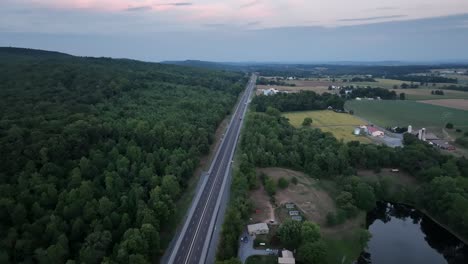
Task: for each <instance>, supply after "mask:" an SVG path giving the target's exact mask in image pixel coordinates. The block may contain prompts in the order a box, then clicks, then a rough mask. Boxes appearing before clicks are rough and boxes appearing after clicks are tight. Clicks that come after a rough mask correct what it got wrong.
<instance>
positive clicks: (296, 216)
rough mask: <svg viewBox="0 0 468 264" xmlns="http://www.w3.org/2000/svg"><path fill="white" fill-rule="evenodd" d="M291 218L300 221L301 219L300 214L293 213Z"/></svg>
mask: <svg viewBox="0 0 468 264" xmlns="http://www.w3.org/2000/svg"><path fill="white" fill-rule="evenodd" d="M291 220H293V221H298V222H301V221H302V216H300V215H293V216H291Z"/></svg>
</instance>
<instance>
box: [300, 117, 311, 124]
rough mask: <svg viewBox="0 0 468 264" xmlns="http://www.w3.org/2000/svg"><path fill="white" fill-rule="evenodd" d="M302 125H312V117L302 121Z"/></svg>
mask: <svg viewBox="0 0 468 264" xmlns="http://www.w3.org/2000/svg"><path fill="white" fill-rule="evenodd" d="M302 125H303V126H310V125H312V118H310V117H306V118H304V121H302Z"/></svg>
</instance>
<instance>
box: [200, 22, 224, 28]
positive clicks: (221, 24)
mask: <svg viewBox="0 0 468 264" xmlns="http://www.w3.org/2000/svg"><path fill="white" fill-rule="evenodd" d="M203 26H204V27H209V28H221V27H226V26H228V24H223V23H208V24H203Z"/></svg>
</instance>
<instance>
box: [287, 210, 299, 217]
mask: <svg viewBox="0 0 468 264" xmlns="http://www.w3.org/2000/svg"><path fill="white" fill-rule="evenodd" d="M289 215H290V216H293V215H299V211H289Z"/></svg>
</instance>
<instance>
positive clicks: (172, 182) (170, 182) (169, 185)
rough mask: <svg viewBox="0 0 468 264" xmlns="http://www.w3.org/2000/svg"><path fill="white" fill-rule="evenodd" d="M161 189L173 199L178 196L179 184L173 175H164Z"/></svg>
mask: <svg viewBox="0 0 468 264" xmlns="http://www.w3.org/2000/svg"><path fill="white" fill-rule="evenodd" d="M161 187H162V189H163V190H164V191H165V193H167V194H168V195H169V196H171V197H172V198H173V199H174V198H176V197H178V196H179V193H180V186H179V182H178V181H177V178H176V177H175V176H174V175H166V176H164V177H163V179H162V185H161Z"/></svg>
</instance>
